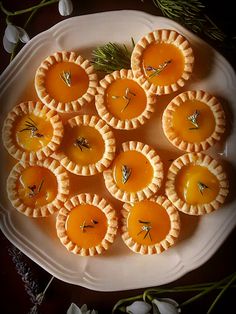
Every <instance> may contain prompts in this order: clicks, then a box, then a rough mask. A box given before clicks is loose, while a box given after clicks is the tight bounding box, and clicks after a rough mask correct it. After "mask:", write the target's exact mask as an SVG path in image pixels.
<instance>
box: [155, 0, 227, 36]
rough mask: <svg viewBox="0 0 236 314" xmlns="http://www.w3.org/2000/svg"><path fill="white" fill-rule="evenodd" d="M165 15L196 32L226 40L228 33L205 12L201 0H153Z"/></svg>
mask: <svg viewBox="0 0 236 314" xmlns="http://www.w3.org/2000/svg"><path fill="white" fill-rule="evenodd" d="M153 2H154V4H155V6H157V7H158V8H159V9H160V10H161V11H162V14H163V15H164V16H167V17H168V18H170V19H173V20H175V21H177V22H179V23H180V24H182V25H184V26H186V27H187V28H189V29H191V30H192V31H193V32H195V33H203V34H205V35H206V36H208V37H210V38H211V39H213V40H218V41H224V40H225V39H226V35H225V34H224V33H223V32H222V30H220V29H219V28H218V27H217V25H216V24H215V23H214V22H213V21H212V20H211V19H210V18H209V17H208V16H207V15H206V14H205V13H204V9H205V5H204V4H203V3H202V2H201V1H199V0H153Z"/></svg>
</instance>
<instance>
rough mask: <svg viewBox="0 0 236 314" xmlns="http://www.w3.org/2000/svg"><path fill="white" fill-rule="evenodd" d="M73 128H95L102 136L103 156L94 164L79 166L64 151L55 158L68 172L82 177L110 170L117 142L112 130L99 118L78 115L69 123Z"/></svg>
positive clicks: (60, 151)
mask: <svg viewBox="0 0 236 314" xmlns="http://www.w3.org/2000/svg"><path fill="white" fill-rule="evenodd" d="M67 123H68V124H69V125H70V127H71V128H74V127H77V126H90V127H93V128H95V129H96V130H97V131H98V132H99V134H100V135H101V136H102V138H103V141H104V146H105V150H104V153H103V156H102V158H101V159H100V160H98V161H97V162H96V163H94V164H89V165H79V164H77V163H75V162H73V161H71V160H70V159H69V157H68V156H66V155H65V153H64V152H63V151H62V150H58V151H57V152H56V153H55V154H54V157H55V158H56V159H57V160H59V161H60V163H61V165H62V166H63V167H65V168H66V169H67V170H68V171H70V172H72V173H74V174H76V175H82V176H91V175H95V174H97V173H100V172H102V171H103V170H104V169H106V168H108V167H109V166H110V164H111V162H112V160H113V158H114V157H115V151H116V141H115V137H114V134H113V132H112V130H111V128H110V127H109V126H108V125H107V124H106V123H105V122H104V121H103V120H102V119H99V118H98V117H97V116H94V115H93V116H90V115H78V116H76V117H74V118H71V119H69V120H68V121H67Z"/></svg>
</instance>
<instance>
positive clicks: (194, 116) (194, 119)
mask: <svg viewBox="0 0 236 314" xmlns="http://www.w3.org/2000/svg"><path fill="white" fill-rule="evenodd" d="M199 115H200V112H199V111H198V110H195V111H194V113H193V114H191V115H190V116H188V120H189V121H190V122H191V123H192V124H193V125H194V128H189V130H195V129H199V124H198V122H197V118H198V117H199Z"/></svg>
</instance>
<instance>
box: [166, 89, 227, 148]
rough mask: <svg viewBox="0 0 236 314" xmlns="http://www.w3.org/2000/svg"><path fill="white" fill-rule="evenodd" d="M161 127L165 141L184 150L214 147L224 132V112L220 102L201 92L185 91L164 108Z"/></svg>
mask: <svg viewBox="0 0 236 314" xmlns="http://www.w3.org/2000/svg"><path fill="white" fill-rule="evenodd" d="M162 126H163V130H164V133H165V135H166V137H167V138H168V140H169V141H170V142H171V143H172V144H173V145H174V146H176V147H177V148H179V149H181V150H183V151H187V152H200V151H202V150H206V149H208V148H209V147H211V146H213V145H214V144H215V143H216V142H217V141H219V140H220V138H221V136H222V133H224V131H225V114H224V110H223V108H222V106H221V104H220V103H219V101H218V100H217V99H216V98H215V97H214V96H211V95H210V94H208V93H206V92H204V91H201V90H199V91H187V92H184V93H181V94H179V95H178V96H176V97H175V98H174V99H173V100H172V101H171V102H170V103H169V104H168V106H167V107H166V109H165V111H164V113H163V117H162Z"/></svg>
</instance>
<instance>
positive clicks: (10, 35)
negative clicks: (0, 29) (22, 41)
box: [4, 24, 19, 44]
mask: <svg viewBox="0 0 236 314" xmlns="http://www.w3.org/2000/svg"><path fill="white" fill-rule="evenodd" d="M4 36H6V39H7V40H8V41H10V42H11V43H14V44H16V43H17V42H18V39H19V31H18V29H17V27H16V26H15V25H13V24H8V25H7V27H6V29H5V34H4Z"/></svg>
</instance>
